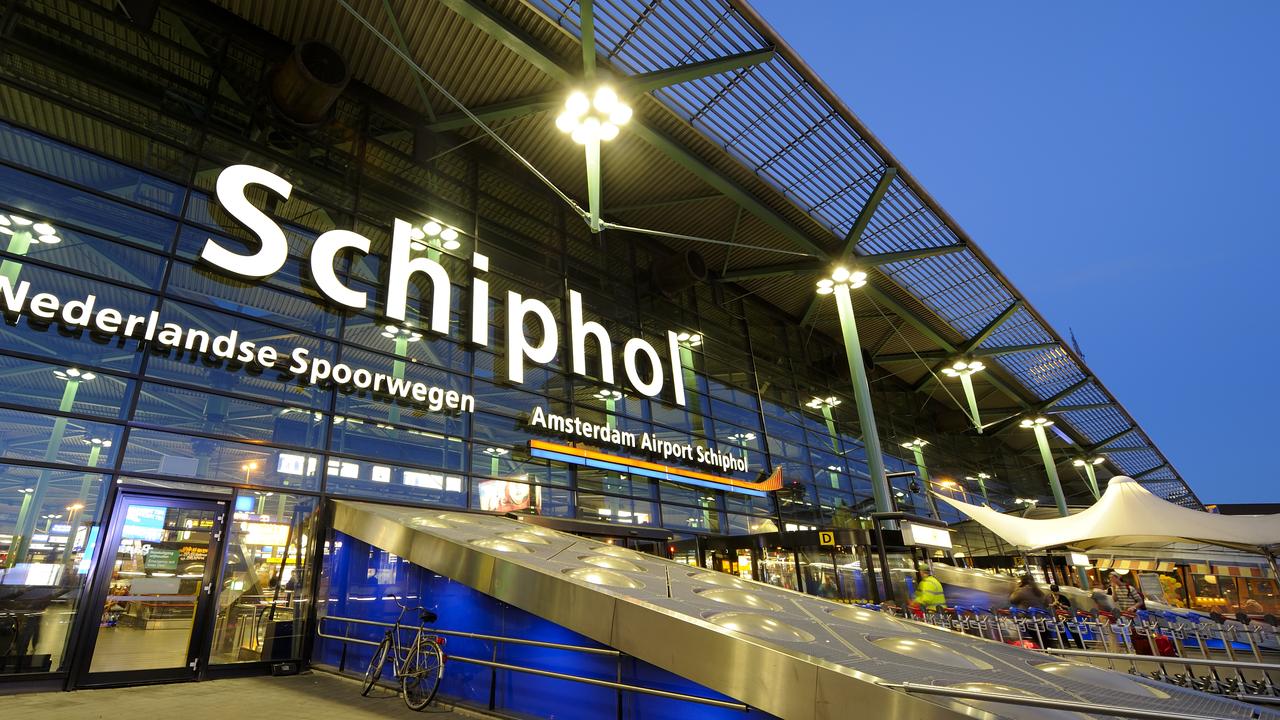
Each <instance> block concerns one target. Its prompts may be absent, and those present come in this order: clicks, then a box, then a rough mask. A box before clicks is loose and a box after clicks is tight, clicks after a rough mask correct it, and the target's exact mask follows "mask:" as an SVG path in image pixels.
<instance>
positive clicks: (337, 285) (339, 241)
mask: <svg viewBox="0 0 1280 720" xmlns="http://www.w3.org/2000/svg"><path fill="white" fill-rule="evenodd" d="M343 248H355V249H356V250H359V251H360V252H362V253H368V252H369V238H367V237H365V236H363V235H359V234H357V233H353V232H351V231H350V230H330V231H328V232H326V233H321V234H320V237H318V238H316V244H315V245H313V246H311V277H313V278H315V281H316V285H318V286H319V287H320V292H323V293H324V294H325V295H328V296H329V297H330V298H331V299H332V300H333V301H334V302H336V303H338V304H339V305H346V306H347V307H349V308H355V309H356V310H364V309H365V308H366V307H368V305H369V296H368V293H365V292H363V291H357V290H352V289H351V288H349V287H347V286H346V285H343V284H342V283H341V282H339V281H338V274H337V269H336V267H335V266H336V264H337V260H338V251H339V250H342V249H343Z"/></svg>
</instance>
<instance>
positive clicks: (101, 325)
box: [89, 295, 124, 334]
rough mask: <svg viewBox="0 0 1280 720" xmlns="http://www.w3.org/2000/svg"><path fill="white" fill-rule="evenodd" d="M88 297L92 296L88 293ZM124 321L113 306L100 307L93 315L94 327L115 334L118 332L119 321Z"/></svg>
mask: <svg viewBox="0 0 1280 720" xmlns="http://www.w3.org/2000/svg"><path fill="white" fill-rule="evenodd" d="M89 297H93V296H92V295H90V296H89ZM123 321H124V316H123V315H121V314H120V311H119V310H116V309H115V308H102V309H101V310H99V311H98V314H97V315H94V316H93V327H94V329H96V330H98V331H100V332H104V333H111V334H115V333H118V332H120V323H121V322H123Z"/></svg>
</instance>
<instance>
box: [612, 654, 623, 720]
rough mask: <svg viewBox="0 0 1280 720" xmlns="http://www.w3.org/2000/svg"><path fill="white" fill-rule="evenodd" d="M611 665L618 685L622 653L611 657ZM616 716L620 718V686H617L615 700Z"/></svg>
mask: <svg viewBox="0 0 1280 720" xmlns="http://www.w3.org/2000/svg"><path fill="white" fill-rule="evenodd" d="M613 666H614V668H615V673H614V679H615V682H617V683H618V684H619V685H621V684H622V653H618V654H617V655H615V656H614V658H613ZM616 704H617V708H618V718H617V720H622V688H618V693H617V700H616Z"/></svg>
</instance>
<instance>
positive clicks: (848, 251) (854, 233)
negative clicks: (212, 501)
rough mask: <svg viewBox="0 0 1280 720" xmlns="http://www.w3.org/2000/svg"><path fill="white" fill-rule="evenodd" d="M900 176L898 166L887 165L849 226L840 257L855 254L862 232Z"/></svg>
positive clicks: (847, 257)
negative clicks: (895, 179)
mask: <svg viewBox="0 0 1280 720" xmlns="http://www.w3.org/2000/svg"><path fill="white" fill-rule="evenodd" d="M896 177H898V168H896V167H893V166H892V165H891V166H889V167H886V168H885V169H884V172H883V173H881V175H880V180H879V181H878V182H877V183H876V186H875V189H873V190H872V191H871V194H870V195H869V196H867V202H866V203H864V204H863V205H862V209H861V210H859V211H858V217H857V219H855V220H854V221H853V227H851V228H849V234H848V235H845V238H844V249H843V250H841V251H840V259H841V260H842V261H843V260H848V259H849V258H850V256H852V255H853V253H854V250H856V249H857V248H858V243H859V242H861V241H862V233H863V232H865V231H866V229H867V225H869V224H870V223H871V218H872V216H873V215H875V214H876V208H878V207H880V201H881V200H883V199H884V196H885V193H887V192H889V186H890V185H892V184H893V179H894V178H896Z"/></svg>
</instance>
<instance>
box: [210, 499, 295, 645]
mask: <svg viewBox="0 0 1280 720" xmlns="http://www.w3.org/2000/svg"><path fill="white" fill-rule="evenodd" d="M234 502H235V509H234V516H233V521H232V523H231V525H230V527H228V528H227V550H226V554H225V561H224V564H223V569H222V573H221V576H220V585H219V588H218V605H217V619H216V620H215V623H214V632H213V646H212V649H211V650H210V653H209V662H210V663H212V664H215V665H219V664H226V663H237V662H252V661H257V660H289V659H294V658H298V657H300V655H301V651H302V638H303V628H304V624H305V622H306V613H307V606H308V604H309V602H310V596H309V594H308V592H307V589H308V588H309V587H310V586H311V583H310V575H311V567H310V566H309V562H308V561H309V560H310V559H311V557H312V551H311V548H312V546H311V543H312V541H313V539H314V538H315V520H316V507H317V504H318V503H319V500H318V498H314V497H308V496H305V495H291V494H289V493H279V492H270V491H263V490H238V491H237V492H236V497H235V501H234Z"/></svg>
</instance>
